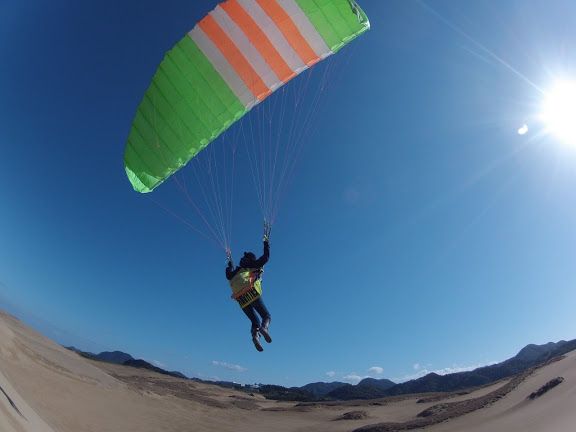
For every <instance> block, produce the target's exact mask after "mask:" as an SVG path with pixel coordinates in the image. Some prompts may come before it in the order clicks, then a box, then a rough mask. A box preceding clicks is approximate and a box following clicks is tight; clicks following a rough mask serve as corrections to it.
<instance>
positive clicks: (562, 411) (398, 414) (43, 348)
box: [0, 312, 576, 432]
mask: <svg viewBox="0 0 576 432" xmlns="http://www.w3.org/2000/svg"><path fill="white" fill-rule="evenodd" d="M575 375H576V357H575V354H574V353H573V354H570V355H568V356H567V357H566V358H565V359H563V360H561V361H558V362H555V363H553V364H551V365H549V366H546V367H545V368H542V369H540V370H538V371H536V372H535V373H534V374H533V375H531V376H529V377H528V378H527V379H526V380H525V381H523V382H521V383H520V384H519V385H518V386H517V387H516V388H515V390H513V391H511V392H510V393H508V394H507V396H505V397H504V398H502V399H499V400H498V401H497V402H496V403H494V404H493V405H491V406H489V407H487V408H483V409H480V410H477V411H474V412H472V413H470V414H467V415H464V416H462V417H459V418H455V419H452V420H450V421H448V422H444V423H441V424H438V425H435V426H432V427H431V428H427V429H426V430H430V431H463V430H466V431H514V430H519V431H520V430H521V431H522V432H531V431H534V432H535V431H551V432H555V431H568V430H571V429H569V428H567V425H571V424H576V415H575V414H574V413H576V410H575V409H574V407H576V404H575V403H576V394H575V393H576V392H575V387H574V380H575V378H576V376H575ZM555 376H564V377H565V378H566V381H565V382H564V383H562V384H561V385H560V386H558V387H557V388H555V389H553V390H551V391H550V392H549V393H547V394H545V395H544V396H542V397H541V398H540V399H538V400H535V401H530V402H527V401H525V397H526V395H527V394H529V393H531V392H532V391H535V390H537V389H538V388H539V387H540V386H541V385H543V384H544V383H545V382H547V381H548V380H549V379H551V378H554V377H555ZM509 383H510V380H504V381H502V382H500V383H496V384H492V385H490V386H487V387H484V388H481V389H477V390H474V391H471V392H470V393H469V394H465V395H429V394H428V395H420V396H419V395H410V396H403V397H394V398H385V399H379V400H371V401H349V402H339V403H335V402H334V403H307V404H295V403H288V402H276V401H269V400H266V399H264V398H263V397H262V396H260V395H258V394H249V393H245V392H240V391H234V390H228V389H223V388H220V387H217V386H212V385H208V384H204V383H196V382H193V381H189V380H183V379H179V378H173V377H170V376H165V375H160V374H156V373H154V372H149V371H146V370H140V369H134V368H130V367H125V366H119V365H112V364H107V363H101V362H95V361H90V360H87V359H85V358H83V357H81V356H79V355H77V354H75V353H73V352H71V351H68V350H66V349H64V348H62V347H60V346H59V345H57V344H55V343H54V342H52V341H51V340H49V339H47V338H45V337H43V336H42V335H40V334H38V333H37V332H35V331H33V330H31V329H30V328H28V327H26V326H25V325H23V324H22V323H21V322H20V321H18V320H16V319H15V318H13V317H11V316H9V315H6V314H3V313H1V312H0V387H1V389H0V432H31V431H34V432H37V431H39V432H82V431H90V432H92V431H94V432H96V431H98V432H107V431H110V432H112V431H114V432H119V431H121V432H136V431H138V432H148V431H149V432H158V431H163V432H172V431H174V432H176V431H178V432H184V431H194V432H204V431H218V432H221V431H222V432H226V431H236V432H243V431H250V432H259V431H262V432H264V431H266V432H268V431H278V432H282V431H286V432H288V431H292V432H295V431H302V432H304V431H306V432H329V431H330V432H340V431H342V432H344V431H352V430H354V429H357V428H360V427H367V428H373V427H372V426H371V425H378V424H379V425H382V424H388V425H389V424H390V423H391V422H393V423H395V424H396V425H398V426H400V428H401V429H403V426H406V425H409V424H411V422H413V421H414V420H415V419H416V418H417V417H416V416H417V414H418V413H420V412H421V411H423V410H425V409H428V408H430V407H434V406H437V404H439V403H445V402H456V403H462V402H464V403H468V402H472V403H474V401H477V400H483V399H482V398H486V396H487V395H491V394H493V392H495V391H500V390H501V389H503V388H506V387H505V386H507V385H508V386H509ZM421 398H425V400H426V402H424V403H417V402H418V400H419V399H421ZM570 409H572V412H571V411H570ZM349 412H356V413H357V414H356V415H354V416H352V417H353V418H355V419H354V420H338V418H340V417H341V416H342V415H343V414H345V413H349ZM378 429H380V428H378V427H376V429H374V430H378ZM382 430H394V429H390V428H389V427H385V428H384V429H382Z"/></svg>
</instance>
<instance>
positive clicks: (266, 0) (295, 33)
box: [256, 0, 320, 66]
mask: <svg viewBox="0 0 576 432" xmlns="http://www.w3.org/2000/svg"><path fill="white" fill-rule="evenodd" d="M256 2H257V3H258V4H259V5H260V7H261V8H262V9H263V10H264V12H266V15H268V16H269V17H270V19H271V20H272V21H274V24H276V27H278V29H279V30H280V31H281V32H282V34H283V35H284V37H285V38H286V40H287V41H288V43H289V44H290V45H291V46H292V48H293V49H294V51H296V52H297V53H298V56H299V57H300V58H301V59H302V61H303V62H304V64H306V65H308V66H312V65H313V64H315V63H318V61H320V57H318V55H317V54H316V52H314V50H313V49H312V47H311V46H310V44H309V43H308V41H307V40H306V38H305V37H304V36H302V33H300V30H298V27H297V26H296V24H295V23H294V21H293V20H292V18H291V17H290V15H288V13H287V12H286V11H285V10H284V9H283V8H282V6H280V5H279V4H278V2H277V1H276V0H256Z"/></svg>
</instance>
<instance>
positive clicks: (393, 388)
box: [67, 339, 576, 401]
mask: <svg viewBox="0 0 576 432" xmlns="http://www.w3.org/2000/svg"><path fill="white" fill-rule="evenodd" d="M67 348H68V349H70V350H72V351H75V352H77V353H78V354H80V355H82V356H84V357H87V358H90V359H93V360H97V361H105V362H109V363H116V364H122V365H125V366H131V367H137V368H145V369H149V370H152V371H154V372H158V373H161V374H165V375H170V376H175V377H178V378H185V379H193V380H194V381H202V382H208V383H211V384H215V385H222V386H224V387H230V386H231V385H233V386H235V387H237V388H243V386H240V385H237V384H234V383H230V382H214V381H203V380H200V379H197V378H188V377H186V376H185V375H184V374H183V373H181V372H176V371H166V370H164V369H162V368H160V367H157V366H154V365H152V364H150V363H148V362H146V361H145V360H137V359H134V358H133V357H132V356H131V355H130V354H126V353H124V352H122V351H112V352H108V351H107V352H101V353H99V354H93V353H88V352H83V351H80V350H78V349H76V348H74V347H67ZM574 349H576V339H575V340H571V341H568V342H567V341H559V342H549V343H547V344H543V345H535V344H530V345H527V346H525V347H524V348H522V349H521V350H520V351H519V352H518V354H516V355H515V356H514V357H512V358H510V359H508V360H505V361H503V362H501V363H497V364H493V365H490V366H484V367H480V368H477V369H474V370H472V371H468V372H458V373H452V374H447V375H439V374H437V373H434V372H432V373H429V374H427V375H425V376H423V377H420V378H417V379H413V380H410V381H406V382H403V383H394V382H393V381H390V380H389V379H375V378H365V379H363V380H362V381H360V382H359V383H358V384H355V385H352V384H348V383H344V382H338V381H335V382H315V383H310V384H306V385H304V386H302V387H282V386H278V385H260V386H259V387H258V391H259V392H260V393H261V394H263V395H264V396H265V397H267V398H269V399H276V400H291V401H318V400H351V399H377V398H382V397H386V396H397V395H403V394H415V393H431V392H453V391H458V390H464V389H468V388H470V387H477V386H482V385H486V384H490V383H492V382H495V381H498V380H500V379H502V378H508V377H511V376H513V375H516V374H518V373H520V372H523V371H525V370H526V369H529V368H531V367H534V366H537V365H539V364H541V363H544V362H546V361H548V360H550V359H552V358H554V357H557V356H560V355H563V354H566V353H567V352H570V351H572V350H574ZM245 387H246V389H248V390H250V391H253V390H254V386H245Z"/></svg>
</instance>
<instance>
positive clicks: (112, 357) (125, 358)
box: [65, 347, 188, 379]
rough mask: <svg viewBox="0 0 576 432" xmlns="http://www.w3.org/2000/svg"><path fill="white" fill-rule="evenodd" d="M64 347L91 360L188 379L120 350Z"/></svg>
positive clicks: (179, 373)
mask: <svg viewBox="0 0 576 432" xmlns="http://www.w3.org/2000/svg"><path fill="white" fill-rule="evenodd" d="M65 348H66V349H69V350H70V351H74V352H75V353H77V354H79V355H81V356H82V357H86V358H89V359H91V360H97V361H102V362H106V363H114V364H120V365H124V366H131V367H135V368H140V369H148V370H151V371H154V372H157V373H161V374H163V375H170V376H173V377H177V378H184V379H188V377H187V376H186V375H184V374H183V373H181V372H177V371H167V370H164V369H162V368H159V367H157V366H154V365H152V364H150V363H148V362H147V361H145V360H136V359H134V357H132V356H131V355H130V354H126V353H125V352H122V351H104V352H101V353H100V354H94V353H91V352H86V351H81V350H79V349H78V348H75V347H65Z"/></svg>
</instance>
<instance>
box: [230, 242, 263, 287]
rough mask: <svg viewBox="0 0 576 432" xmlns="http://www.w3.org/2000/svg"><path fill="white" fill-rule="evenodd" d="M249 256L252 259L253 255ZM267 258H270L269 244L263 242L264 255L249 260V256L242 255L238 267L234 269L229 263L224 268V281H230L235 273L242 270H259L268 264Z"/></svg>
mask: <svg viewBox="0 0 576 432" xmlns="http://www.w3.org/2000/svg"><path fill="white" fill-rule="evenodd" d="M251 255H252V256H253V257H254V254H251ZM268 258H270V244H269V243H268V242H267V241H265V242H264V253H263V254H262V256H261V257H260V258H258V259H256V257H254V258H251V257H250V256H247V254H244V256H243V257H242V259H240V265H239V266H238V267H236V268H234V264H233V263H232V261H229V262H228V266H227V267H226V279H228V280H232V278H233V277H234V276H236V273H238V272H239V271H240V270H242V269H261V268H262V267H264V265H265V264H266V263H267V262H268Z"/></svg>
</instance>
